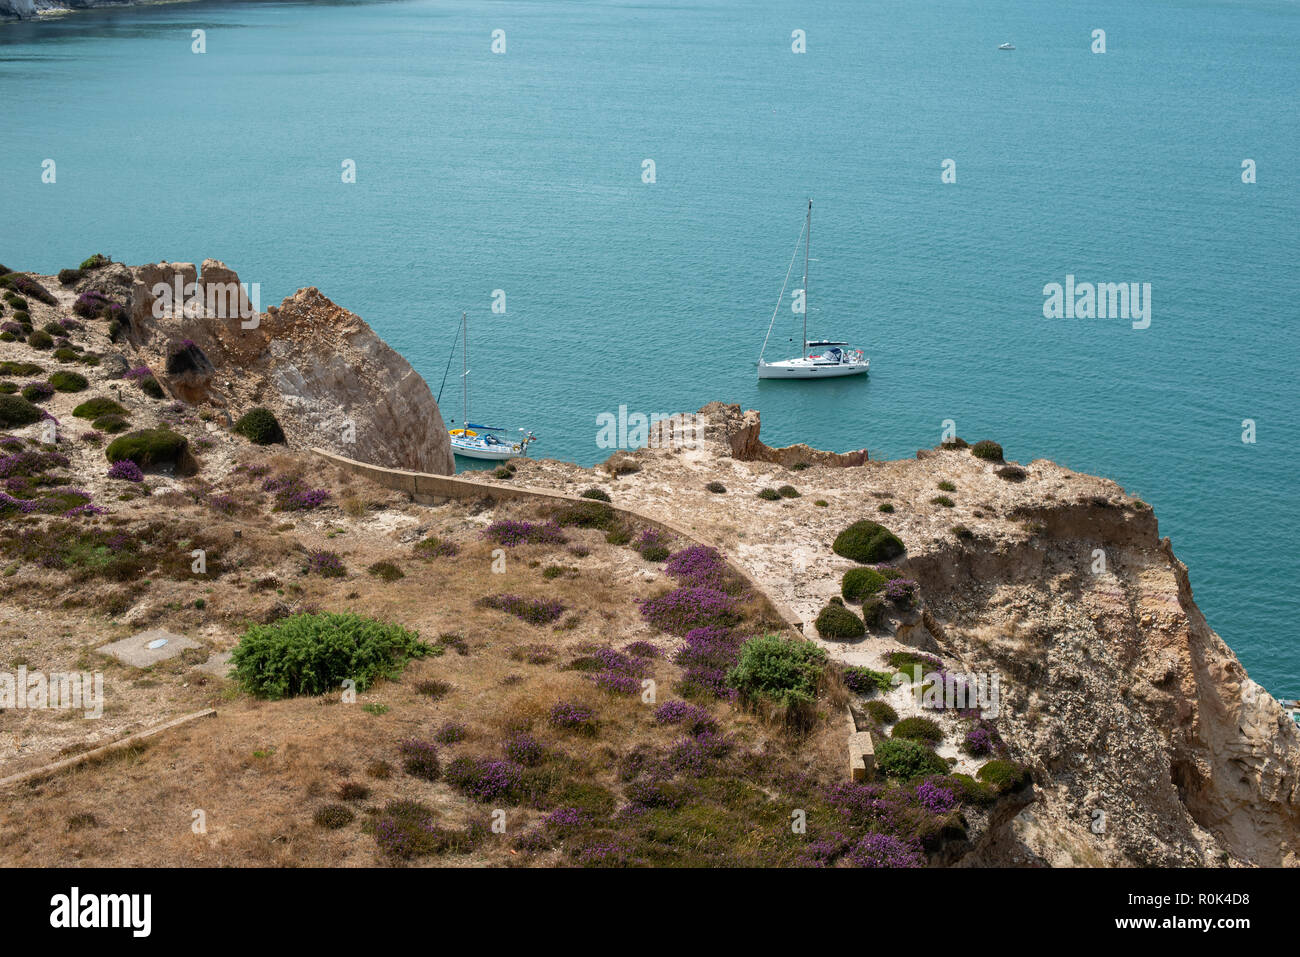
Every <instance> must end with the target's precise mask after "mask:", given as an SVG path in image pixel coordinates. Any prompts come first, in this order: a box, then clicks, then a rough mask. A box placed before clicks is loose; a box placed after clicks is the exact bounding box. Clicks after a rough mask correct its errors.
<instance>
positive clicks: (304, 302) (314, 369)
mask: <svg viewBox="0 0 1300 957" xmlns="http://www.w3.org/2000/svg"><path fill="white" fill-rule="evenodd" d="M114 269H116V272H113V270H114ZM178 281H179V283H180V287H179V288H181V289H182V290H184V289H186V288H187V287H190V292H185V293H183V296H182V298H183V299H184V300H186V301H188V302H190V303H193V304H197V303H199V302H200V301H201V303H202V305H201V306H197V307H196V308H194V309H191V310H187V309H185V308H182V303H181V302H177V301H175V297H173V301H171V302H168V301H167V300H165V299H164V301H163V302H162V303H159V302H157V301H156V300H157V298H158V297H156V296H155V295H154V291H155V290H156V289H157V288H158V287H159V285H160V284H161V285H166V286H168V287H170V288H177V287H176V283H177V282H178ZM87 283H89V284H92V285H95V286H96V287H97V288H101V289H102V288H104V287H105V286H110V289H111V291H114V292H115V293H116V294H117V295H118V296H119V297H121V298H122V299H124V300H125V299H126V297H127V296H128V295H129V303H130V309H129V311H130V321H129V323H128V328H127V330H126V335H127V337H128V339H129V341H130V343H131V345H132V346H133V352H134V353H135V356H134V358H133V360H132V361H134V362H137V363H139V362H143V363H144V364H147V365H148V366H149V367H150V368H151V369H153V370H154V373H155V375H156V377H157V378H158V380H159V382H160V383H161V384H162V385H163V387H164V388H165V389H166V390H167V391H169V392H170V393H171V394H173V395H174V396H176V397H177V398H179V399H182V400H183V401H185V402H188V403H190V404H194V405H208V406H211V407H214V408H215V409H217V410H220V411H221V412H222V413H224V415H225V416H226V417H228V418H229V419H230V420H231V421H234V420H237V419H238V418H239V416H240V415H241V414H243V413H244V412H246V411H247V410H248V409H250V408H253V407H254V406H265V407H267V408H269V409H271V411H273V412H274V413H275V414H276V417H277V418H278V419H279V420H280V424H281V425H282V427H283V428H284V432H285V435H286V437H287V440H288V442H289V444H290V445H291V446H295V447H309V446H320V447H323V448H328V449H330V450H332V451H336V452H339V453H340V454H343V455H347V456H349V457H350V458H356V459H360V460H362V461H366V462H372V463H374V464H377V465H385V466H387V467H390V468H401V469H411V470H415V471H421V472H434V473H437V474H450V473H451V472H453V471H454V465H453V461H452V454H451V445H450V441H449V438H448V435H447V430H446V427H445V426H444V424H443V420H442V414H441V412H439V410H438V405H437V402H436V401H435V400H434V398H433V393H432V392H430V391H429V387H428V385H427V384H426V383H425V381H424V379H422V378H421V377H420V375H419V374H418V373H416V371H415V370H414V369H412V368H411V366H410V363H408V362H407V361H406V360H405V359H403V358H402V357H401V356H400V355H399V354H398V353H397V352H395V351H394V350H393V349H391V348H390V347H389V346H388V345H387V344H386V343H385V342H384V341H383V340H382V339H380V338H379V336H377V335H376V334H375V333H374V331H373V330H372V329H371V328H370V326H368V325H367V324H366V323H365V321H364V320H363V319H361V317H360V316H357V315H355V314H353V313H351V312H348V311H347V310H346V309H343V308H342V307H340V306H337V305H335V304H334V303H333V302H331V301H330V300H329V299H328V298H327V297H326V296H325V295H323V294H322V293H321V292H320V291H319V290H318V289H316V288H315V287H312V288H308V289H300V290H298V292H297V293H295V294H294V295H292V296H290V297H289V298H287V299H285V300H284V302H283V303H281V304H280V305H279V306H271V307H270V308H268V309H267V310H266V312H265V313H260V314H259V313H256V312H255V311H254V310H253V308H252V304H251V303H249V302H248V301H247V298H246V297H244V296H243V294H242V293H241V292H240V286H239V277H238V275H236V273H235V272H234V270H232V269H230V268H228V267H227V266H226V265H225V264H224V263H221V262H218V261H217V260H213V259H209V260H206V261H205V262H204V263H203V266H202V270H201V272H200V271H199V270H198V269H196V268H195V266H194V264H193V263H158V264H150V265H146V266H139V267H135V268H134V269H130V270H128V269H126V268H125V267H120V266H114V267H109V270H108V271H107V272H106V271H99V272H97V274H96V275H94V276H93V277H91V278H88V279H86V280H83V284H87ZM128 283H129V293H128V292H127V291H126V290H127V286H128ZM191 284H193V285H192V286H191ZM186 343H189V344H191V345H188V346H185V344H186ZM183 346H185V347H184V348H182V347H183Z"/></svg>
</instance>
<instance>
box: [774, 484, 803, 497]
mask: <svg viewBox="0 0 1300 957" xmlns="http://www.w3.org/2000/svg"><path fill="white" fill-rule="evenodd" d="M776 494H777V495H779V496H781V497H782V498H799V490H798V489H797V488H795V487H794V486H793V485H782V486H781V487H780V488H778V489H777V490H776Z"/></svg>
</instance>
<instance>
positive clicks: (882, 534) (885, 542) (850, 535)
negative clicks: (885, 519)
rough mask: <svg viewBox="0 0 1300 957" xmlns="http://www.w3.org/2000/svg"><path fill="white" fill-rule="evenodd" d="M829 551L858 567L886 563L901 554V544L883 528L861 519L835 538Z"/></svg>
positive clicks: (895, 536) (891, 533) (892, 534)
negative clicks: (849, 560) (853, 562)
mask: <svg viewBox="0 0 1300 957" xmlns="http://www.w3.org/2000/svg"><path fill="white" fill-rule="evenodd" d="M831 550H832V551H834V552H835V554H836V555H842V556H844V557H845V558H848V559H851V560H852V561H855V562H857V563H858V564H860V565H874V564H875V563H877V562H887V561H889V560H890V559H891V558H894V557H896V556H898V555H901V554H903V551H904V549H903V543H902V542H901V541H900V540H899V538H898V536H897V535H895V534H894V533H893V532H891V531H890V530H889V529H887V528H885V526H883V525H880V524H877V523H876V522H872V521H868V520H867V519H863V520H861V521H858V522H854V523H853V524H852V525H850V526H849V527H848V528H846V529H844V531H842V532H840V533H839V534H838V535H836V536H835V541H834V543H833V544H832V545H831Z"/></svg>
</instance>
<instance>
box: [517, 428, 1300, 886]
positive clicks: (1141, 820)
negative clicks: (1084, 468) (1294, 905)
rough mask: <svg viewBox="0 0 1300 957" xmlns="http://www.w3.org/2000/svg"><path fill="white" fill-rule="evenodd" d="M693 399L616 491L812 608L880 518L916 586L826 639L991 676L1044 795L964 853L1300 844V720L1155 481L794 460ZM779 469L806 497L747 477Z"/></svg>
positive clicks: (879, 657)
mask: <svg viewBox="0 0 1300 957" xmlns="http://www.w3.org/2000/svg"><path fill="white" fill-rule="evenodd" d="M701 415H703V416H704V417H705V418H706V419H707V423H708V428H707V430H706V439H705V441H704V443H703V444H702V445H701V446H700V447H699V448H696V449H688V450H682V449H667V450H662V449H660V450H656V449H645V450H641V451H638V452H637V453H635V458H636V462H637V464H638V465H639V466H640V468H639V469H638V470H637V471H635V472H627V473H623V474H620V475H619V476H618V477H617V478H613V477H608V478H604V479H603V481H605V482H606V483H608V484H607V486H606V487H608V488H609V489H610V492H611V494H612V495H613V496H614V497H615V500H616V501H618V502H619V503H620V504H622V505H626V506H628V507H631V508H635V509H638V510H640V511H642V512H644V513H646V514H652V515H656V516H661V517H663V518H664V519H665V520H668V521H671V522H673V523H675V524H677V525H679V526H681V527H683V528H686V529H688V530H690V531H691V533H692V534H694V535H696V536H698V537H699V538H701V539H703V540H705V541H711V542H714V543H716V544H717V545H718V546H719V547H720V548H721V549H722V550H723V551H724V552H725V553H727V554H728V555H729V556H730V557H732V558H734V559H735V560H736V561H737V562H739V563H740V564H741V565H743V566H745V567H746V568H747V569H748V570H749V572H750V573H751V574H752V575H753V576H754V578H755V579H756V580H757V581H758V582H759V584H760V585H761V586H762V587H763V588H764V590H765V591H767V592H768V594H770V595H771V596H773V597H774V598H776V599H778V600H779V601H781V602H783V603H784V604H785V605H787V606H788V607H790V608H791V609H793V611H794V612H795V614H796V615H798V616H799V617H800V618H802V619H803V620H804V621H806V622H810V621H812V619H813V618H814V617H815V616H816V614H817V612H818V610H819V609H821V608H822V607H824V606H825V604H826V602H827V601H828V600H829V599H830V598H831V596H834V595H838V594H839V584H840V578H841V576H842V575H843V573H844V572H845V571H846V570H847V569H848V568H850V567H853V565H852V563H851V562H849V561H848V560H847V559H843V558H840V557H839V556H837V555H835V554H834V553H833V552H832V551H831V548H830V545H831V542H832V540H833V539H834V538H835V536H836V534H837V533H838V532H840V531H841V530H842V529H843V528H844V527H845V526H847V525H848V524H849V523H851V522H852V521H854V520H856V519H859V518H871V519H873V520H877V521H881V522H884V523H885V524H886V525H887V526H888V527H889V528H890V529H891V530H892V531H894V532H895V533H896V534H897V535H898V536H899V537H900V538H901V539H902V540H903V543H904V544H905V545H906V547H907V552H906V555H905V556H904V557H903V558H902V559H900V560H899V563H900V564H901V565H902V567H904V568H905V569H906V571H907V573H908V574H909V575H910V576H911V577H913V578H915V579H916V580H917V581H918V583H919V596H920V605H919V606H918V607H916V608H913V609H909V610H907V611H897V610H894V611H891V612H890V614H889V616H888V619H887V620H886V621H885V622H884V623H883V625H881V626H880V627H874V628H872V629H870V631H869V633H868V636H867V637H866V638H865V639H864V640H862V641H860V642H857V643H852V644H846V643H842V642H831V643H826V642H823V645H824V646H825V647H826V648H827V650H828V652H829V653H830V654H831V656H832V658H834V659H836V660H839V661H842V662H845V663H846V664H853V665H865V666H867V667H872V668H877V669H879V668H883V667H885V663H884V656H885V655H886V654H887V653H888V652H890V651H892V650H898V649H900V648H908V647H911V648H921V649H923V650H927V651H932V652H935V653H937V654H939V655H940V656H941V657H942V658H943V659H944V663H945V666H946V667H947V669H948V670H949V671H966V672H974V673H984V674H993V675H998V676H1000V696H1001V702H1000V709H999V716H998V718H997V727H998V730H999V733H1000V734H1001V735H1002V737H1003V738H1004V739H1005V740H1006V741H1007V743H1008V744H1009V746H1010V748H1011V753H1012V756H1013V757H1014V758H1016V759H1017V760H1020V761H1022V762H1024V763H1025V764H1026V765H1028V766H1029V767H1030V768H1031V770H1032V773H1033V776H1034V783H1035V789H1034V790H1035V799H1034V802H1033V803H1032V804H1030V805H1029V806H1028V807H1026V808H1024V809H1022V810H1019V811H1018V812H1017V813H1015V814H1014V815H1012V816H1008V818H1007V819H1002V818H999V819H997V820H994V821H991V822H990V823H989V831H988V832H987V833H985V834H984V835H983V836H982V837H981V838H980V840H979V841H978V842H977V843H976V844H975V846H973V847H972V848H970V849H969V850H968V851H967V853H966V857H965V858H964V859H962V860H961V861H960V863H962V864H1049V865H1053V866H1071V865H1092V866H1098V865H1145V866H1186V865H1209V866H1216V865H1223V864H1257V865H1284V866H1294V865H1297V864H1300V809H1298V807H1297V801H1300V731H1298V730H1297V728H1296V725H1295V723H1294V722H1293V721H1292V720H1291V719H1290V718H1289V717H1288V716H1287V715H1286V713H1285V712H1284V711H1283V710H1282V708H1281V706H1280V705H1279V704H1278V703H1277V702H1276V701H1275V700H1274V699H1273V698H1272V697H1271V696H1270V695H1269V694H1267V693H1266V692H1265V691H1263V689H1261V688H1259V687H1258V686H1257V685H1256V684H1255V683H1254V682H1252V681H1251V680H1250V679H1249V677H1247V675H1246V673H1245V671H1244V669H1243V668H1242V667H1241V664H1240V663H1239V662H1238V661H1237V659H1236V656H1235V655H1234V654H1233V653H1232V651H1231V649H1229V648H1228V647H1227V645H1225V644H1224V642H1223V641H1222V640H1221V639H1220V638H1219V636H1218V635H1217V634H1215V632H1214V631H1213V630H1212V629H1211V628H1210V627H1209V625H1208V624H1207V623H1206V621H1205V619H1204V617H1203V616H1202V615H1201V613H1200V611H1199V609H1197V607H1196V604H1195V602H1194V601H1193V598H1192V592H1191V587H1190V584H1189V580H1188V575H1187V569H1186V568H1185V567H1184V566H1183V564H1182V563H1181V562H1180V561H1178V559H1177V558H1175V557H1174V554H1173V551H1172V548H1171V546H1170V544H1169V541H1168V539H1161V538H1160V535H1159V529H1158V524H1157V522H1156V518H1155V515H1154V513H1153V512H1152V510H1151V509H1150V508H1149V507H1148V506H1146V505H1145V504H1144V503H1142V502H1140V501H1137V500H1135V499H1133V498H1132V497H1131V496H1129V495H1127V494H1125V492H1124V490H1123V489H1121V488H1120V487H1119V486H1117V485H1116V484H1115V483H1113V482H1110V481H1107V480H1105V479H1099V478H1095V477H1092V476H1088V475H1080V474H1078V473H1074V472H1071V471H1070V470H1068V469H1064V468H1062V467H1060V466H1058V465H1056V464H1054V463H1052V462H1048V461H1035V462H1032V463H1030V464H1028V465H1027V466H1025V467H1024V471H1025V475H1024V478H1023V480H1020V481H1016V480H1013V479H1012V478H1011V477H1007V476H999V475H998V474H997V473H998V470H999V469H1000V468H1001V467H1002V464H1001V463H991V462H986V461H983V460H981V459H979V458H976V457H975V456H974V455H972V454H971V453H970V452H969V451H968V450H952V451H947V450H944V451H940V450H923V451H922V452H921V453H918V455H917V457H916V458H915V459H905V460H898V461H872V462H867V461H863V462H861V464H860V465H859V466H858V467H854V468H835V467H829V465H830V463H832V462H837V460H840V461H842V460H844V459H846V458H847V459H848V460H849V461H853V460H854V457H853V456H848V457H839V456H834V455H831V454H826V453H823V454H822V455H820V456H819V455H816V454H814V455H812V456H809V455H808V454H807V453H804V452H802V451H801V452H800V453H799V456H798V458H797V459H795V461H808V462H812V463H814V464H813V466H812V467H810V468H808V469H806V470H803V471H797V472H795V471H789V470H788V464H792V463H786V462H785V461H784V459H783V457H782V456H780V454H779V453H781V452H784V451H787V450H768V452H767V453H765V452H763V449H764V448H766V447H765V446H761V443H759V442H758V438H757V426H758V415H757V413H754V412H747V413H743V414H742V413H741V412H740V410H739V408H738V407H737V406H726V405H722V404H721V403H713V404H711V405H709V406H705V408H704V409H702V410H701ZM760 446H761V447H760ZM769 453H777V454H775V455H769ZM778 461H779V462H781V464H778ZM516 464H517V465H518V472H517V474H516V475H515V477H514V479H513V484H515V485H517V486H534V487H542V488H553V489H556V490H561V491H567V492H570V493H573V492H575V491H578V490H580V489H582V488H584V487H586V486H588V485H590V484H591V483H592V480H593V478H594V477H596V476H595V475H593V473H592V472H588V471H586V470H583V469H579V468H577V467H576V466H570V465H565V464H562V463H558V462H552V461H531V460H516ZM711 480H720V481H721V482H722V484H723V485H725V487H726V489H727V493H726V495H715V494H711V493H709V492H708V491H707V489H706V485H707V484H708V483H709V482H710V481H711ZM941 481H943V482H950V483H952V484H953V485H955V486H956V490H955V491H952V492H950V493H949V497H950V498H951V499H952V500H954V504H953V506H952V507H945V506H943V505H940V504H938V503H937V501H936V498H937V496H936V492H937V491H938V489H937V486H938V483H939V482H941ZM787 482H788V483H790V484H793V485H795V486H796V487H797V488H798V490H799V491H800V492H801V495H802V497H801V498H798V499H793V500H789V501H781V502H770V503H769V502H761V501H759V500H757V499H756V497H755V496H756V493H757V491H758V490H759V489H761V488H763V487H765V486H770V485H774V484H782V483H787ZM817 501H824V502H825V503H826V507H818V506H817V505H816V502H817ZM885 503H888V505H889V506H890V507H891V508H892V509H893V511H890V512H885V513H882V512H880V511H879V510H878V507H879V506H880V505H882V504H885ZM1099 553H1100V555H1101V556H1102V558H1103V559H1104V561H1099V560H1098V554H1099ZM805 632H806V633H807V634H808V636H809V637H811V638H813V639H814V640H820V639H817V638H816V636H815V633H814V632H813V629H812V628H811V627H807V626H805ZM952 720H953V719H951V718H948V717H945V718H944V721H952ZM955 727H957V726H956V725H954V728H955ZM846 746H847V742H846ZM949 863H956V862H955V861H950V862H949Z"/></svg>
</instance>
